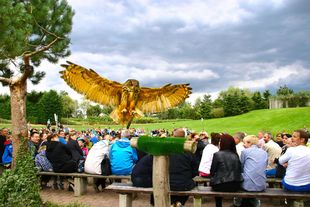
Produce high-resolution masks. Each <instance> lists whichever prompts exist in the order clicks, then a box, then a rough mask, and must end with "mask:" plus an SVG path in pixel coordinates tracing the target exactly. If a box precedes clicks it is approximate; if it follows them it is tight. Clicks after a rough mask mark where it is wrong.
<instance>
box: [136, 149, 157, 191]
mask: <svg viewBox="0 0 310 207" xmlns="http://www.w3.org/2000/svg"><path fill="white" fill-rule="evenodd" d="M152 169H153V156H152V155H145V156H144V157H142V158H141V160H139V161H138V162H137V164H136V165H135V166H134V168H133V169H132V173H131V181H132V184H133V186H136V187H144V188H149V187H152V186H153V185H152V176H153V173H152Z"/></svg>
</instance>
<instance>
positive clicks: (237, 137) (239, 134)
mask: <svg viewBox="0 0 310 207" xmlns="http://www.w3.org/2000/svg"><path fill="white" fill-rule="evenodd" d="M244 137H245V134H244V133H243V132H237V133H236V134H235V135H234V140H235V143H236V144H239V143H240V142H242V141H243V138H244Z"/></svg>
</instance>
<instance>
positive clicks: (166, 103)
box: [137, 84, 192, 113]
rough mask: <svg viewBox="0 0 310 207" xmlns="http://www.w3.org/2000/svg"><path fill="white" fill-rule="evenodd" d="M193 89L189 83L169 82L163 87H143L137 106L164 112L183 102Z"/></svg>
mask: <svg viewBox="0 0 310 207" xmlns="http://www.w3.org/2000/svg"><path fill="white" fill-rule="evenodd" d="M191 90H192V88H190V87H189V84H178V85H171V84H168V85H165V86H163V87H161V88H146V87H142V88H141V91H140V95H139V100H138V102H137V108H139V109H140V110H141V111H143V112H149V113H155V112H162V111H165V110H167V109H169V108H172V107H174V106H177V105H179V104H180V103H182V102H183V101H184V100H185V99H186V98H188V97H189V95H190V94H191V93H192V92H191Z"/></svg>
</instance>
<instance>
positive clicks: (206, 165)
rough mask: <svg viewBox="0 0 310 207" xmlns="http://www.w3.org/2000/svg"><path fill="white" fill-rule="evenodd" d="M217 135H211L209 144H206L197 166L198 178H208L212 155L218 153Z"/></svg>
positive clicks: (218, 140) (218, 138) (218, 139)
mask: <svg viewBox="0 0 310 207" xmlns="http://www.w3.org/2000/svg"><path fill="white" fill-rule="evenodd" d="M219 136H220V134H219V133H211V144H208V145H207V146H206V147H205V148H204V150H203V153H202V158H201V161H200V164H199V176H201V177H210V168H211V164H212V159H213V155H214V153H216V152H218V151H219V146H218V145H219V142H220V137H219Z"/></svg>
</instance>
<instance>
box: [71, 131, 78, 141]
mask: <svg viewBox="0 0 310 207" xmlns="http://www.w3.org/2000/svg"><path fill="white" fill-rule="evenodd" d="M69 138H70V139H72V140H76V139H77V138H78V136H77V133H76V132H70V133H69Z"/></svg>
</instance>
